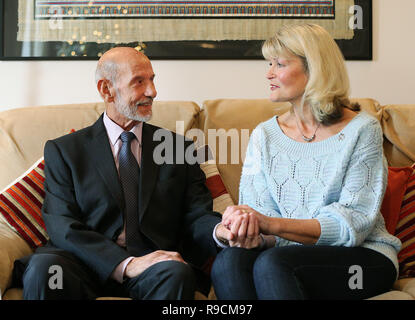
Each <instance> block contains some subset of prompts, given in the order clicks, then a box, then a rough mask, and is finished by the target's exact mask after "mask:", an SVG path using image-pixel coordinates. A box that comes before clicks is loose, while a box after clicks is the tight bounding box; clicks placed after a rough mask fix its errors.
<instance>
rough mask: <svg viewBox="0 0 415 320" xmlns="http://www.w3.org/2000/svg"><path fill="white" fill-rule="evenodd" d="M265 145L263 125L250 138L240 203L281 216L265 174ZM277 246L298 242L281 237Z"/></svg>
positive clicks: (263, 212) (270, 215) (277, 239)
mask: <svg viewBox="0 0 415 320" xmlns="http://www.w3.org/2000/svg"><path fill="white" fill-rule="evenodd" d="M263 145H264V141H263V134H262V130H261V126H259V127H257V128H255V129H254V131H253V132H252V134H251V137H250V139H249V143H248V147H247V150H246V156H245V161H244V164H243V167H242V175H241V181H240V185H239V204H240V205H248V206H250V207H251V208H253V209H254V210H256V211H258V212H259V213H261V214H263V215H266V216H269V217H278V218H281V213H280V210H279V208H278V205H277V203H276V202H275V201H274V199H273V198H272V196H271V194H270V192H269V188H268V186H267V182H266V178H265V175H264V170H263V169H264V167H263V161H262V160H263V157H262V147H263ZM275 238H276V246H284V245H288V244H298V243H297V242H292V241H289V240H286V239H283V238H280V237H277V236H276V237H275Z"/></svg>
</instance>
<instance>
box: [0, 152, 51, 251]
mask: <svg viewBox="0 0 415 320" xmlns="http://www.w3.org/2000/svg"><path fill="white" fill-rule="evenodd" d="M44 169H45V161H44V159H43V157H42V158H41V159H39V160H38V161H36V163H35V164H34V165H33V166H32V167H31V168H30V169H29V170H27V171H26V172H25V173H24V174H23V175H22V176H20V177H19V178H17V179H16V180H15V181H14V182H12V183H11V184H10V185H9V186H8V187H6V189H5V190H4V191H3V192H1V194H0V218H3V220H5V222H6V223H7V224H8V225H9V227H10V228H11V229H12V230H14V231H15V232H16V233H18V234H19V235H20V236H21V237H22V238H23V239H24V240H25V241H26V242H27V243H28V244H29V245H30V246H31V247H32V248H33V249H35V248H36V247H38V246H41V245H44V244H45V243H46V242H47V240H48V239H49V238H48V235H47V234H46V228H45V224H44V222H43V220H42V212H41V209H42V205H43V199H44V198H45V191H44V187H43V182H44V181H45V174H44Z"/></svg>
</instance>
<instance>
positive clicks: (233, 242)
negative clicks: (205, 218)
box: [216, 206, 262, 249]
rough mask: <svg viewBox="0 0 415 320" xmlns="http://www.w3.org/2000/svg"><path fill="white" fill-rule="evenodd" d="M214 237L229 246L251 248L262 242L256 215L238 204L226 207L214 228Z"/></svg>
mask: <svg viewBox="0 0 415 320" xmlns="http://www.w3.org/2000/svg"><path fill="white" fill-rule="evenodd" d="M216 237H217V238H218V239H219V240H220V241H222V242H225V243H227V244H229V245H230V246H231V247H242V248H247V249H252V248H257V247H258V246H260V245H261V244H262V238H261V236H260V235H259V224H258V219H257V217H256V216H255V214H253V213H252V214H250V213H248V211H246V210H241V208H239V207H238V206H230V207H227V208H226V210H225V212H224V213H223V216H222V223H221V224H220V225H219V226H218V228H217V229H216Z"/></svg>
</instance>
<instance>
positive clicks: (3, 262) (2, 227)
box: [0, 217, 33, 295]
mask: <svg viewBox="0 0 415 320" xmlns="http://www.w3.org/2000/svg"><path fill="white" fill-rule="evenodd" d="M32 252H33V251H32V249H31V248H30V246H29V245H28V244H27V243H26V241H24V240H23V239H22V238H21V237H20V236H19V235H18V234H17V233H15V232H14V231H13V230H12V229H11V228H10V227H9V226H8V225H7V224H6V223H5V222H4V221H3V220H2V219H1V217H0V290H1V291H0V292H1V294H2V295H3V294H4V292H5V291H6V289H7V288H9V287H10V284H11V280H12V271H13V263H14V261H15V260H16V259H20V258H21V257H24V256H26V255H29V254H30V253H32Z"/></svg>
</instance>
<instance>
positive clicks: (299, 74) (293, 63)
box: [266, 55, 308, 105]
mask: <svg viewBox="0 0 415 320" xmlns="http://www.w3.org/2000/svg"><path fill="white" fill-rule="evenodd" d="M266 78H267V79H268V80H269V81H270V90H271V95H270V99H271V101H273V102H286V101H288V102H291V103H292V104H294V105H297V104H299V103H300V102H301V99H302V96H303V94H304V90H305V87H306V85H307V81H308V76H307V74H306V73H305V71H304V66H303V61H302V60H301V59H300V58H299V57H297V56H294V55H290V56H284V57H282V56H281V57H277V58H274V59H271V60H270V68H269V70H268V72H267V74H266Z"/></svg>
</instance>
